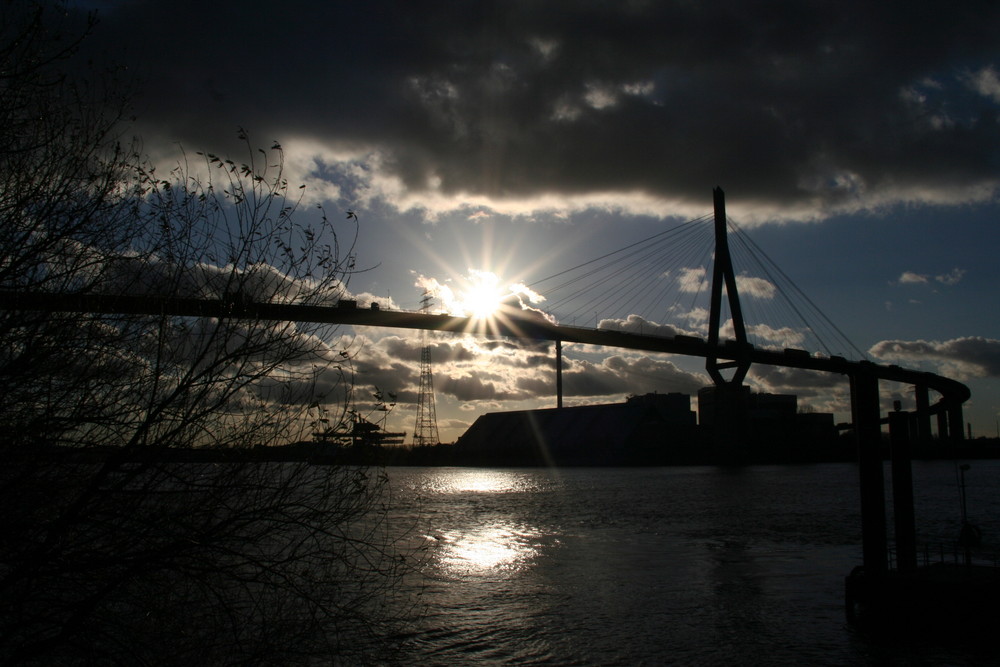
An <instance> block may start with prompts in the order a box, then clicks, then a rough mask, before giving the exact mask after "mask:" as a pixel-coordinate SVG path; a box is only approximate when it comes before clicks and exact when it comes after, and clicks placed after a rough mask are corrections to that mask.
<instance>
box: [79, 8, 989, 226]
mask: <svg viewBox="0 0 1000 667" xmlns="http://www.w3.org/2000/svg"><path fill="white" fill-rule="evenodd" d="M997 34H1000V5H997V4H996V3H990V2H969V3H953V4H951V5H946V6H944V5H938V4H932V3H912V2H907V3H902V2H861V1H855V2H842V3H831V2H820V1H818V0H812V1H800V0H786V1H784V2H739V3H693V2H670V3H665V2H664V3H652V2H650V3H592V2H578V1H577V0H564V1H562V2H546V3H539V2H531V1H528V0H523V1H520V2H517V1H511V2H483V3H479V2H476V3H470V2H408V3H396V2H385V1H382V2H379V1H370V2H364V3H347V2H331V3H322V4H320V3H303V2H284V3H278V4H274V3H268V4H264V3H244V4H233V3H203V2H199V3H194V2H191V1H189V0H188V1H182V2H175V3H170V4H163V3H159V2H152V1H149V2H131V3H128V4H123V5H122V6H120V7H114V8H111V9H108V10H107V11H105V12H104V14H103V22H102V24H101V26H100V27H99V29H98V31H97V33H96V35H95V37H94V39H93V40H92V41H91V44H90V45H89V47H88V48H89V49H90V50H91V51H93V52H107V53H109V54H111V55H112V56H115V57H120V58H124V59H126V60H127V62H129V63H130V64H131V68H132V69H131V71H132V72H134V74H135V75H136V76H137V77H139V78H140V80H141V83H142V94H141V96H140V97H139V99H138V100H137V112H138V114H139V118H140V121H139V129H140V130H141V132H142V133H143V135H144V136H145V138H146V140H147V148H150V149H151V150H157V149H158V148H160V147H161V146H162V147H167V148H169V147H170V146H172V143H171V142H174V141H180V142H183V144H184V145H185V146H188V147H191V148H201V147H207V148H209V149H213V148H214V147H215V146H219V145H220V143H222V142H223V141H224V139H225V138H227V137H231V136H233V135H234V134H235V133H234V128H235V126H236V125H242V126H244V127H246V128H248V129H249V130H250V131H251V132H252V134H253V135H254V136H256V137H257V138H258V140H259V141H261V142H268V141H270V140H272V139H279V140H282V141H284V140H286V139H296V140H300V141H303V142H307V143H308V145H313V146H315V147H316V153H317V155H325V156H326V157H325V158H324V159H325V160H326V163H325V164H316V165H314V167H315V168H316V169H317V171H318V172H319V173H320V174H323V175H327V176H332V177H336V178H339V179H341V180H342V181H343V182H344V183H345V187H350V186H351V184H352V183H353V184H354V185H370V184H371V183H372V182H373V179H376V178H377V177H391V178H393V179H397V180H396V181H394V182H396V183H398V184H401V187H397V189H396V190H395V191H394V192H395V194H396V195H399V194H400V193H406V194H410V195H417V196H430V194H431V193H432V192H433V193H436V194H437V195H439V196H445V197H447V196H451V195H456V196H457V195H461V196H462V197H466V198H469V197H480V198H488V200H489V201H492V202H503V201H505V200H507V201H509V200H517V199H520V200H530V199H532V198H535V197H538V196H540V195H543V194H546V195H555V196H556V197H557V198H558V197H560V196H561V197H565V198H569V197H573V196H577V195H588V194H592V193H611V194H609V195H608V196H609V197H610V199H609V201H612V202H613V201H614V197H613V194H614V193H619V194H621V195H625V194H631V195H634V194H636V193H638V194H640V195H644V196H647V197H650V198H652V199H654V200H656V199H662V200H665V201H673V202H676V203H681V204H683V203H684V202H697V205H698V206H699V208H703V206H704V202H705V199H706V192H707V191H708V189H709V188H710V187H711V186H713V185H716V184H723V185H725V186H726V187H727V188H730V189H731V190H735V191H736V192H738V193H739V197H740V201H742V202H749V206H750V207H752V206H753V205H754V204H756V205H758V206H759V207H760V208H759V210H760V211H762V212H771V213H774V212H775V211H776V210H777V209H779V208H780V209H782V210H783V211H784V212H785V213H784V214H785V215H789V216H799V217H810V216H822V215H826V214H829V213H832V212H835V211H850V210H856V209H859V208H870V207H877V206H879V205H883V204H886V203H892V202H896V201H907V200H908V201H931V202H955V201H963V200H968V199H970V198H976V197H978V198H984V197H989V196H992V193H993V192H994V191H995V188H996V186H997V182H998V176H997V165H998V150H997V147H998V146H1000V124H998V123H997V122H996V119H997V115H998V107H1000V93H997V92H996V91H994V90H993V88H994V87H995V86H994V85H993V83H994V82H995V81H996V76H995V70H996V68H997V67H1000V40H997V38H996V35H997ZM991 73H992V74H991ZM223 148H225V147H224V146H223ZM331 151H333V152H331ZM336 151H340V153H339V154H340V155H342V156H347V155H353V156H354V157H355V158H356V159H357V160H358V162H357V163H356V166H357V165H360V166H362V167H363V169H360V170H355V171H353V172H352V173H351V174H350V175H348V174H347V171H345V169H344V166H343V164H340V163H338V162H337V159H336V158H335V157H331V155H334V153H335V152H336ZM373 156H374V157H373ZM365 170H367V171H365ZM352 179H353V180H352ZM358 179H360V180H358ZM386 196H387V197H389V198H390V199H391V198H392V195H390V194H387V195H386ZM549 202H550V203H549V205H551V202H552V200H551V199H550V200H549Z"/></svg>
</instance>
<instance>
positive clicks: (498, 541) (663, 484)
mask: <svg viewBox="0 0 1000 667" xmlns="http://www.w3.org/2000/svg"><path fill="white" fill-rule="evenodd" d="M389 479H390V483H391V493H392V499H391V507H392V510H391V519H392V526H393V527H394V530H397V531H399V534H404V532H405V537H404V540H403V541H404V543H405V544H407V545H408V546H410V547H416V548H420V549H421V550H422V557H421V558H420V559H419V562H420V565H419V567H418V568H417V569H416V570H415V571H414V572H412V573H411V574H410V575H409V576H408V577H407V579H406V581H405V582H404V584H403V586H404V592H406V593H407V594H408V595H407V597H408V598H409V599H410V601H411V602H414V607H413V609H412V610H411V616H410V619H409V621H408V622H407V623H406V624H405V626H404V629H403V631H402V633H401V634H400V635H399V636H398V637H395V638H394V639H393V641H392V642H391V643H392V645H393V647H394V649H393V654H394V656H395V659H396V660H398V661H399V662H400V663H404V664H422V665H463V664H469V665H471V664H476V665H483V664H517V665H533V664H539V665H661V664H677V665H883V664H889V665H985V664H997V662H998V658H1000V655H998V653H997V649H996V648H995V644H988V643H986V642H968V641H966V640H965V639H962V640H959V639H957V638H954V637H945V638H931V637H926V636H910V635H907V634H905V633H904V634H902V635H897V636H894V637H888V638H886V637H881V638H880V637H873V636H868V635H866V634H865V633H863V632H861V631H858V630H857V629H855V628H854V627H852V626H850V625H848V624H847V623H846V622H845V619H844V606H843V581H844V576H845V575H846V574H848V573H849V572H850V570H851V568H852V567H854V566H855V565H858V564H859V563H860V562H861V548H860V541H861V528H860V526H861V518H860V513H859V501H858V482H857V470H856V468H855V467H854V466H853V465H849V464H829V465H812V466H759V467H747V468H738V469H735V468H734V469H724V468H715V467H679V468H629V469H608V468H571V469H543V468H533V469H483V468H391V469H390V470H389ZM966 483H967V498H968V507H969V519H970V521H972V522H973V523H976V524H977V525H979V526H980V527H981V528H982V530H983V535H984V541H985V542H984V550H992V552H994V553H1000V541H998V538H1000V462H974V463H973V466H972V468H971V469H970V470H969V471H968V472H967V473H966ZM914 486H915V488H916V514H917V524H918V540H919V541H920V542H921V544H933V545H935V546H933V547H931V551H932V552H934V553H935V554H936V553H937V549H938V547H937V546H936V545H938V544H939V543H942V542H949V543H950V542H953V541H954V539H955V537H956V536H957V535H958V531H959V528H960V521H961V519H960V516H961V504H960V500H959V498H960V496H959V484H958V477H957V467H956V466H955V465H954V464H953V463H940V462H934V463H920V462H918V463H915V464H914ZM887 497H890V498H891V493H890V491H889V490H888V489H887ZM890 516H891V514H890ZM890 526H891V523H890Z"/></svg>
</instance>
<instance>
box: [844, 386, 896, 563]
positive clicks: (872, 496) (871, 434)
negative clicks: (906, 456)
mask: <svg viewBox="0 0 1000 667" xmlns="http://www.w3.org/2000/svg"><path fill="white" fill-rule="evenodd" d="M851 414H852V417H853V422H854V435H855V437H856V438H857V442H858V475H859V478H860V483H861V541H862V552H863V559H864V568H865V572H866V573H867V574H869V575H879V574H884V573H885V572H887V571H888V566H887V563H886V560H887V557H888V545H887V543H886V521H885V476H884V474H883V472H882V455H881V451H880V450H881V441H882V429H881V427H880V425H879V396H878V378H877V377H876V376H875V375H874V374H873V373H867V372H859V373H856V374H854V375H852V376H851Z"/></svg>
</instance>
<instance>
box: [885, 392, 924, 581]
mask: <svg viewBox="0 0 1000 667" xmlns="http://www.w3.org/2000/svg"><path fill="white" fill-rule="evenodd" d="M889 447H890V450H891V456H892V518H893V525H894V528H895V531H896V532H895V535H896V568H897V569H898V570H899V571H900V572H912V571H913V570H916V569H917V527H916V520H915V518H914V515H913V468H912V465H911V455H910V415H909V413H907V412H900V411H894V412H890V413H889Z"/></svg>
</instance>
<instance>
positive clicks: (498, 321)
mask: <svg viewBox="0 0 1000 667" xmlns="http://www.w3.org/2000/svg"><path fill="white" fill-rule="evenodd" d="M0 309H4V310H32V311H55V312H91V313H109V314H113V313H119V314H135V315H172V316H180V317H230V318H237V319H255V320H281V321H290V322H313V323H321V324H349V325H353V326H367V327H390V328H398V329H427V330H431V331H445V332H451V333H469V334H477V335H488V336H510V337H513V338H521V339H529V340H552V341H561V342H568V343H588V344H591V345H600V346H604V347H618V348H625V349H630V350H642V351H646V352H663V353H668V354H682V355H687V356H693V357H703V358H708V357H714V358H716V359H728V360H732V361H734V362H736V361H749V362H750V363H754V364H765V365H769V366H785V367H788V368H802V369H808V370H815V371H822V372H827V373H837V374H840V375H846V376H848V377H850V378H856V377H862V376H863V377H866V378H874V379H878V380H889V381H894V382H901V383H906V384H912V385H915V386H918V387H923V388H929V389H933V390H934V391H936V392H938V394H940V395H941V399H940V400H939V401H938V402H937V403H936V404H934V405H932V406H929V408H930V411H931V412H939V411H941V410H943V409H946V408H948V407H954V406H961V405H962V403H964V402H965V401H966V400H968V399H969V397H970V395H971V394H970V391H969V388H968V387H966V386H965V385H964V384H962V383H961V382H957V381H955V380H951V379H949V378H946V377H943V376H940V375H936V374H934V373H928V372H924V371H916V370H910V369H905V368H901V367H899V366H895V365H892V366H887V365H880V364H875V363H872V362H870V361H849V360H847V359H844V358H843V357H837V356H833V357H817V356H813V355H811V354H809V353H808V352H806V351H804V350H768V349H761V348H756V347H753V346H751V345H745V346H739V345H735V344H732V343H733V341H730V342H729V344H722V345H718V346H709V345H708V343H707V342H705V341H704V340H703V339H700V338H695V337H691V336H675V337H670V338H668V337H661V336H650V335H644V334H636V333H628V332H624V331H613V330H608V329H587V328H581V327H568V326H562V325H557V324H553V323H551V322H549V321H547V320H545V319H544V318H543V317H541V316H540V315H534V314H527V313H530V311H524V312H525V313H526V314H521V313H504V314H502V315H500V316H498V317H494V318H491V319H488V320H484V319H474V318H469V317H458V316H454V315H441V314H431V313H422V312H410V311H396V310H378V309H369V308H357V307H345V306H344V305H341V306H317V305H302V304H282V303H254V302H247V301H243V300H238V299H231V300H206V299H193V298H177V297H156V296H131V295H117V296H111V295H108V296H103V295H93V294H55V293H44V292H14V291H0Z"/></svg>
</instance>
